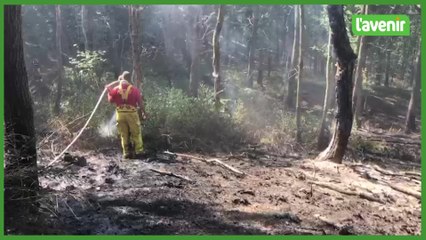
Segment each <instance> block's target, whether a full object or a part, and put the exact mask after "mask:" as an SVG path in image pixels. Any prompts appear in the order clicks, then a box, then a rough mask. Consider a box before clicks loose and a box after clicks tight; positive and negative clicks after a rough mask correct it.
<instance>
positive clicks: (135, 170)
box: [21, 140, 421, 235]
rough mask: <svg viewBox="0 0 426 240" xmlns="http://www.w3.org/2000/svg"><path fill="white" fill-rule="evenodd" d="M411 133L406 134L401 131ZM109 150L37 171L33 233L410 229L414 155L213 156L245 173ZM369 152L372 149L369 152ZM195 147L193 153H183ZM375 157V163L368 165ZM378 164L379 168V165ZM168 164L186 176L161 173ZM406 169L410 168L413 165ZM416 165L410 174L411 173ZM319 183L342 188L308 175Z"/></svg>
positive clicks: (414, 205) (414, 230)
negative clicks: (39, 221) (39, 215)
mask: <svg viewBox="0 0 426 240" xmlns="http://www.w3.org/2000/svg"><path fill="white" fill-rule="evenodd" d="M411 141H412V140H411ZM118 151H119V149H111V150H104V151H102V152H85V153H84V154H83V153H79V152H76V153H75V155H79V156H85V158H86V160H87V165H86V166H83V167H80V166H77V165H74V164H71V165H69V164H68V163H60V164H58V165H55V167H54V168H53V169H51V170H49V171H46V172H45V173H42V174H41V177H40V182H41V184H42V187H43V192H44V194H42V196H43V197H42V198H41V199H40V201H39V202H40V203H41V206H40V209H41V212H43V214H44V217H45V223H43V224H44V225H43V226H37V227H34V225H32V227H27V229H25V230H22V229H21V231H24V232H33V233H34V231H35V232H36V233H42V234H155V235H157V234H391V235H394V234H397V235H400V234H402V235H406V234H408V235H412V234H420V223H421V219H420V216H421V212H420V206H421V204H420V200H419V199H418V198H416V197H415V196H412V195H408V194H406V193H403V192H401V191H399V190H395V189H393V188H391V187H390V185H393V186H395V185H396V186H398V187H400V188H403V189H406V190H408V191H411V192H414V193H417V194H420V175H419V162H417V160H412V159H408V160H407V159H406V160H404V159H400V160H399V161H397V160H394V161H391V162H388V163H386V164H383V163H382V161H381V160H377V159H383V157H377V159H376V160H374V159H373V158H372V157H371V156H370V157H369V158H365V157H364V159H363V158H359V159H358V160H353V159H352V160H350V161H346V162H345V164H343V165H337V164H334V163H330V162H317V161H314V160H311V159H308V158H306V159H305V157H302V156H298V155H292V156H285V155H282V156H277V155H273V154H271V155H269V154H268V151H266V150H265V149H262V148H260V149H253V148H247V149H245V150H244V151H241V152H240V153H238V154H237V153H234V154H233V155H217V156H204V157H206V158H210V157H214V158H219V159H221V160H222V161H223V162H225V163H227V164H229V165H231V166H233V167H235V168H237V169H238V170H240V171H242V172H244V173H245V174H246V175H245V176H239V175H236V174H235V173H234V172H232V171H230V170H228V169H226V168H223V167H221V166H217V165H211V164H208V163H205V162H203V161H199V160H195V159H192V158H191V159H190V158H182V157H177V158H176V159H173V158H168V157H166V155H164V154H158V156H157V157H151V158H148V159H145V160H121V157H120V155H119V154H117V152H118ZM370 155H374V154H370ZM192 156H199V155H192ZM377 166H380V168H379V167H377ZM385 167H386V168H385ZM151 169H156V170H161V171H166V172H172V173H174V174H176V175H179V176H184V177H186V178H188V179H186V180H185V179H182V178H178V177H175V176H169V175H163V174H159V173H156V172H153V171H152V170H151ZM413 172H414V173H413ZM415 172H417V174H415ZM313 182H315V183H318V184H321V183H326V184H328V185H332V186H335V187H337V188H338V189H342V190H343V191H348V192H352V193H353V192H363V193H366V194H367V195H369V196H373V198H374V199H375V200H373V201H372V200H371V199H370V200H369V199H365V197H362V196H361V195H359V194H358V195H348V194H345V193H341V192H338V191H335V190H331V189H329V188H327V187H323V186H319V185H317V184H315V183H313Z"/></svg>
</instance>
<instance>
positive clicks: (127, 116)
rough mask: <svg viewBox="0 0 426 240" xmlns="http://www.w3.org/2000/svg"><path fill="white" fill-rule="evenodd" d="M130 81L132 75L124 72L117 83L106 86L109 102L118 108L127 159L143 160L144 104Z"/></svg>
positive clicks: (119, 126) (118, 122) (120, 132)
mask: <svg viewBox="0 0 426 240" xmlns="http://www.w3.org/2000/svg"><path fill="white" fill-rule="evenodd" d="M130 79H131V75H130V73H129V72H128V71H124V72H123V74H121V75H120V76H119V77H118V80H117V81H114V82H112V83H110V84H108V85H106V86H105V87H106V89H107V91H108V102H110V103H112V104H115V106H116V119H117V129H118V132H119V134H120V136H121V147H122V148H123V157H124V158H125V159H131V158H142V157H143V152H144V147H143V141H142V129H141V119H142V120H145V119H146V114H145V109H144V102H143V97H142V95H141V92H140V91H139V89H137V87H136V86H134V85H132V84H131V80H130ZM132 146H133V147H132ZM133 148H134V149H133Z"/></svg>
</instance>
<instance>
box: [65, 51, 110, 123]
mask: <svg viewBox="0 0 426 240" xmlns="http://www.w3.org/2000/svg"><path fill="white" fill-rule="evenodd" d="M105 62H106V60H105V58H104V52H103V51H78V52H77V57H76V58H70V60H69V63H70V67H64V70H65V73H64V75H65V79H66V85H65V86H64V94H63V95H64V98H63V101H62V102H63V103H62V107H63V109H64V113H65V114H66V115H68V116H78V115H84V114H86V113H88V112H89V111H92V109H93V107H94V106H95V104H96V102H97V100H98V98H99V96H100V94H101V93H102V91H103V88H104V86H105V85H106V84H107V83H108V82H111V81H114V76H113V74H112V73H111V72H107V71H106V65H105ZM111 110H112V109H111V108H109V107H108V103H107V102H106V101H103V102H102V104H101V106H100V108H99V109H98V114H96V116H95V117H94V119H93V121H92V125H98V124H99V122H100V121H101V120H102V119H104V118H105V117H107V116H108V114H109V113H110V112H111Z"/></svg>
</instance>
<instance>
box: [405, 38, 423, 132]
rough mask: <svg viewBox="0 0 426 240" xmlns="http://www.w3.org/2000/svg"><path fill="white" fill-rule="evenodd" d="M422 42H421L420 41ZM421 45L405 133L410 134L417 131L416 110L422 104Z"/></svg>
mask: <svg viewBox="0 0 426 240" xmlns="http://www.w3.org/2000/svg"><path fill="white" fill-rule="evenodd" d="M419 42H420V41H419ZM420 47H421V44H420V43H419V47H418V49H419V50H418V51H417V57H416V61H417V63H416V68H415V73H416V77H415V81H413V86H412V89H411V98H410V103H409V104H408V111H407V117H406V120H405V132H406V133H410V132H413V131H415V130H416V114H415V112H416V109H417V104H418V103H419V102H420V88H421V51H420V49H421V48H420Z"/></svg>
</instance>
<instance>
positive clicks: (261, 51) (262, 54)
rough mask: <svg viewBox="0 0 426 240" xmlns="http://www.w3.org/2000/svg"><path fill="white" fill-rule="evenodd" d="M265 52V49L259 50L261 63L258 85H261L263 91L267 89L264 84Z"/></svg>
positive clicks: (258, 72) (258, 71)
mask: <svg viewBox="0 0 426 240" xmlns="http://www.w3.org/2000/svg"><path fill="white" fill-rule="evenodd" d="M264 55H265V52H264V49H260V50H259V64H258V66H257V80H256V82H257V85H258V86H259V87H260V89H261V90H262V91H263V90H265V87H264V86H263V58H264Z"/></svg>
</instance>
